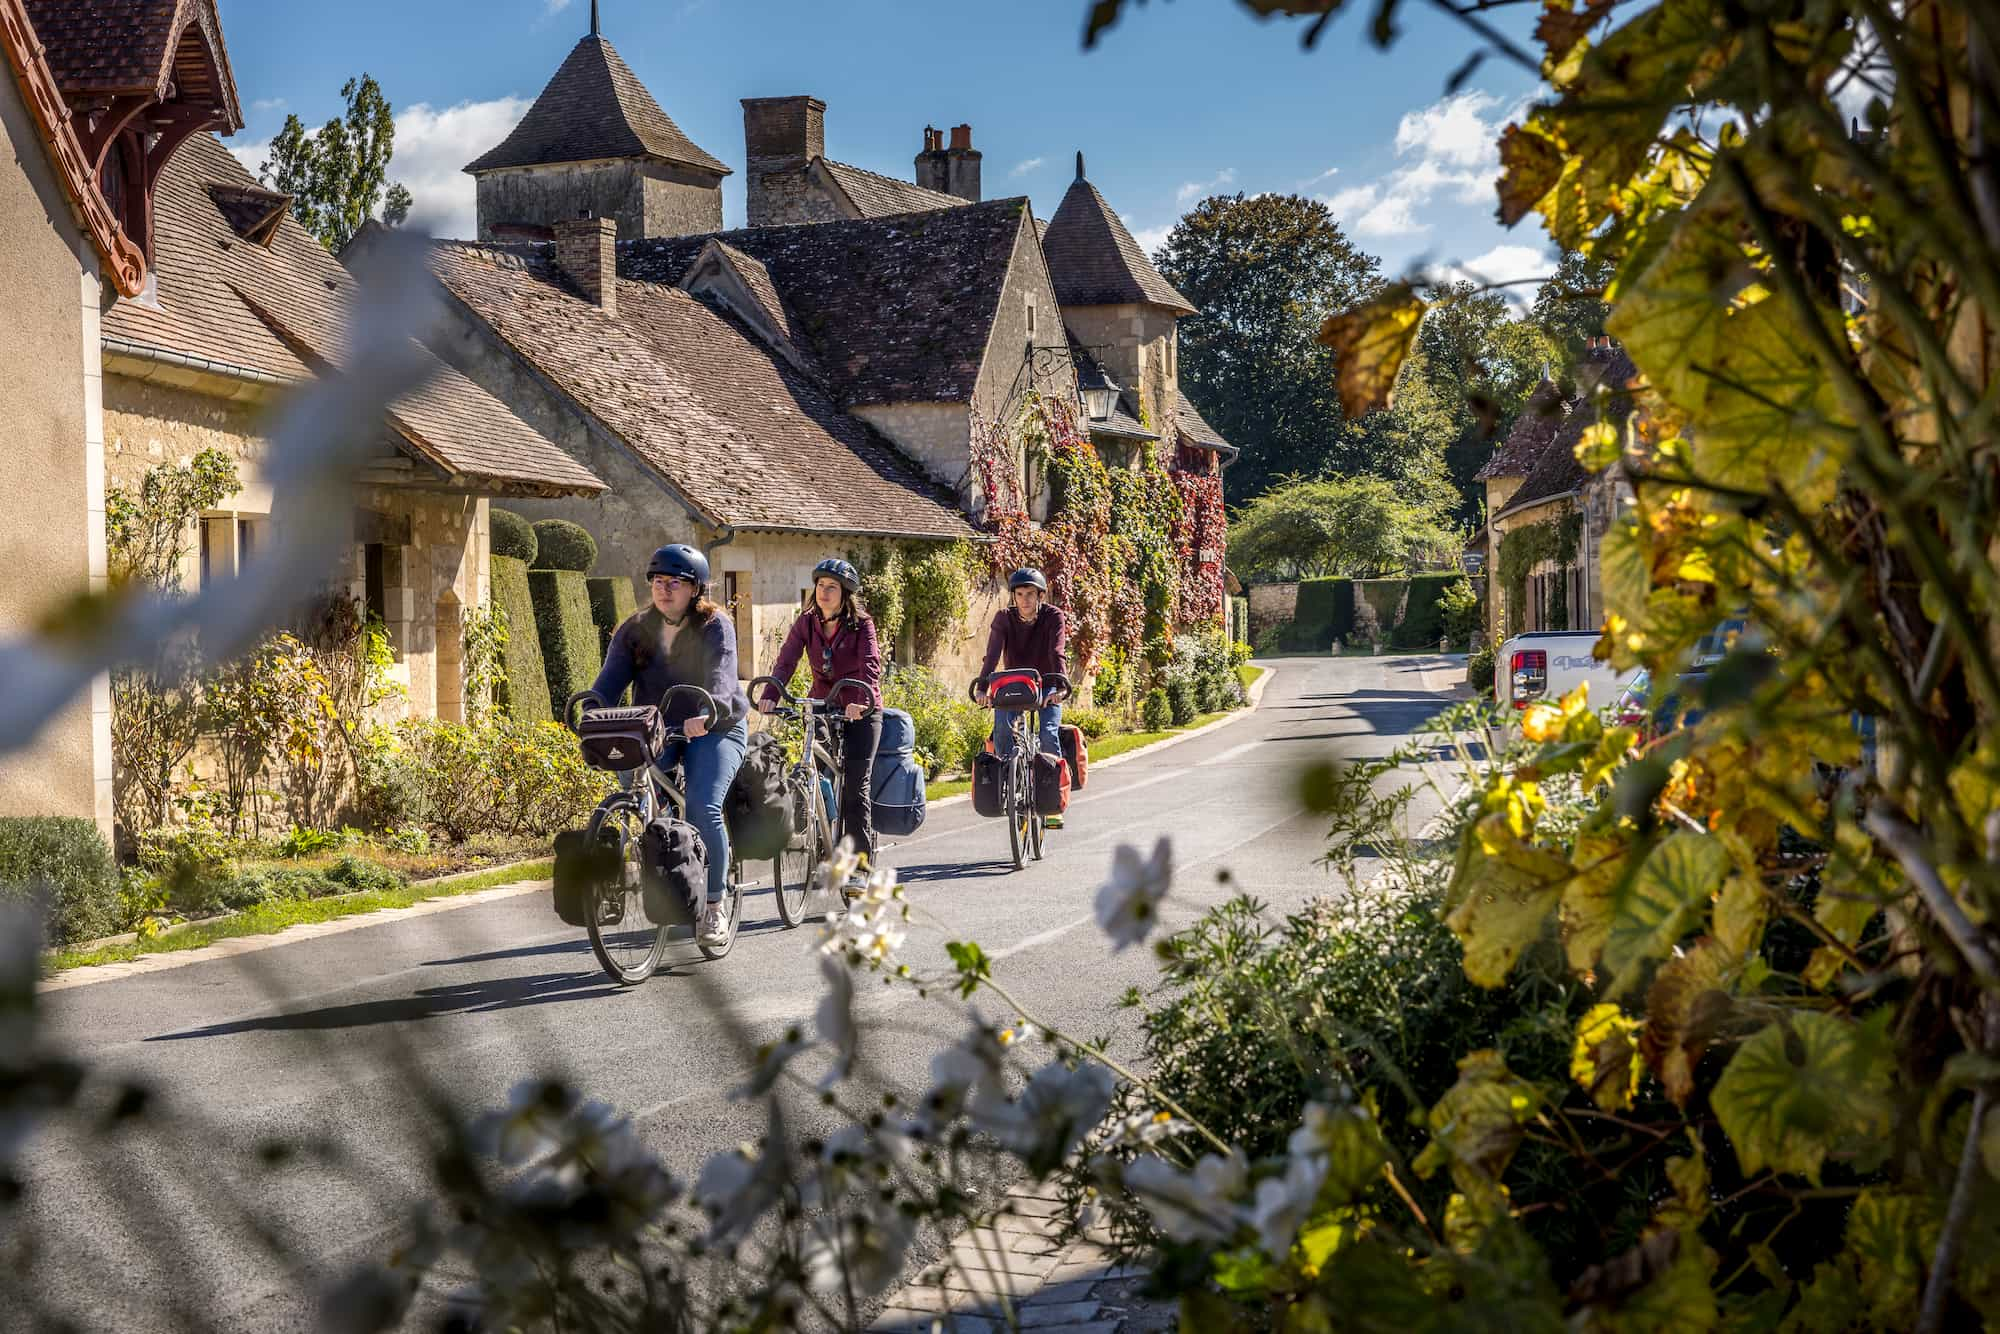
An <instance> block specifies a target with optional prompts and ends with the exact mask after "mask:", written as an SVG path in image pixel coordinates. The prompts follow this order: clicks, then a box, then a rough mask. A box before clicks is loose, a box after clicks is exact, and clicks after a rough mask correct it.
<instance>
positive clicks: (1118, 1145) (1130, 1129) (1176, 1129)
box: [1104, 1112, 1189, 1149]
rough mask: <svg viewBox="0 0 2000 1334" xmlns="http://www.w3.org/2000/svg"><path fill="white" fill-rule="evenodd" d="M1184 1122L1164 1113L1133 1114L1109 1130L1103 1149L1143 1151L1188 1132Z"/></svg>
mask: <svg viewBox="0 0 2000 1334" xmlns="http://www.w3.org/2000/svg"><path fill="white" fill-rule="evenodd" d="M1188 1128H1189V1127H1188V1124H1187V1122H1185V1121H1176V1120H1174V1118H1173V1117H1172V1116H1170V1115H1168V1114H1167V1113H1165V1112H1134V1113H1132V1115H1130V1116H1128V1117H1125V1118H1124V1119H1122V1120H1121V1121H1119V1122H1118V1124H1117V1125H1115V1126H1113V1127H1112V1128H1111V1133H1110V1134H1109V1135H1108V1136H1106V1137H1105V1141H1104V1143H1105V1147H1106V1148H1112V1149H1143V1148H1151V1147H1152V1146H1153V1145H1155V1144H1159V1143H1162V1142H1163V1141H1166V1140H1169V1139H1172V1138H1173V1137H1174V1136H1176V1135H1185V1134H1186V1133H1187V1132H1188Z"/></svg>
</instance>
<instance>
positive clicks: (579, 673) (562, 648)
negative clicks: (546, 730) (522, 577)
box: [528, 547, 604, 718]
mask: <svg viewBox="0 0 2000 1334" xmlns="http://www.w3.org/2000/svg"><path fill="white" fill-rule="evenodd" d="M543 550H544V551H545V552H546V551H547V548H546V547H544V548H543ZM528 593H529V596H530V597H531V598H532V599H533V600H534V604H535V630H536V632H537V633H538V634H539V636H540V638H541V641H542V669H543V671H544V673H545V678H544V679H546V680H547V682H548V688H549V708H550V711H551V714H552V716H554V717H556V718H561V717H562V711H563V704H564V702H565V701H566V700H568V699H569V697H570V696H571V695H573V694H575V693H576V692H577V691H579V690H588V689H590V683H591V682H592V681H595V680H596V679H597V669H598V668H599V667H600V666H601V665H602V664H603V662H604V658H603V656H602V655H601V654H600V653H599V652H598V651H597V622H596V621H594V620H592V619H591V614H590V586H589V584H588V583H587V582H586V581H585V578H584V576H583V575H581V574H579V573H577V572H576V571H575V570H530V571H528Z"/></svg>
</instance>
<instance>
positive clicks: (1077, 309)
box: [1063, 304, 1180, 438]
mask: <svg viewBox="0 0 2000 1334" xmlns="http://www.w3.org/2000/svg"><path fill="white" fill-rule="evenodd" d="M1063 322H1064V323H1065V324H1067V325H1068V326H1069V330H1070V332H1071V333H1073V334H1075V335H1076V340H1077V342H1079V343H1082V344H1083V345H1084V346H1085V347H1086V348H1089V349H1090V353H1091V355H1092V356H1093V357H1095V358H1097V361H1098V364H1099V365H1101V366H1103V367H1104V369H1105V370H1106V371H1108V372H1110V374H1111V378H1112V379H1114V380H1116V381H1117V382H1118V383H1119V385H1120V386H1121V387H1123V388H1125V389H1128V390H1130V389H1136V390H1137V391H1138V398H1139V407H1140V420H1141V421H1143V422H1145V423H1146V426H1147V429H1148V430H1151V431H1155V432H1157V433H1159V434H1160V435H1161V436H1162V437H1163V438H1165V437H1167V436H1168V435H1169V432H1168V430H1167V424H1168V423H1169V422H1170V420H1171V418H1172V416H1173V408H1174V405H1175V404H1176V403H1177V402H1178V401H1179V396H1180V374H1179V372H1180V367H1179V365H1178V364H1177V357H1176V355H1175V347H1174V344H1175V340H1176V336H1175V320H1174V316H1173V313H1172V312H1171V311H1167V310H1162V309H1159V308H1158V307H1155V306H1141V305H1135V304H1128V305H1122V306H1069V307H1065V308H1064V310H1063Z"/></svg>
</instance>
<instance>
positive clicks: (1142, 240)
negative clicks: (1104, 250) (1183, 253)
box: [1125, 222, 1174, 259]
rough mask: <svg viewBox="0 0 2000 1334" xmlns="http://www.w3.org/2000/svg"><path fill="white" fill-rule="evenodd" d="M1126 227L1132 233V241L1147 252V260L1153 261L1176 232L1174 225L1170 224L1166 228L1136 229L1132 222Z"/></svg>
mask: <svg viewBox="0 0 2000 1334" xmlns="http://www.w3.org/2000/svg"><path fill="white" fill-rule="evenodd" d="M1125 227H1126V230H1128V231H1130V232H1131V233H1132V239H1133V240H1134V241H1137V242H1138V243H1139V249H1141V250H1143V251H1145V252H1146V258H1148V259H1151V258H1152V257H1153V256H1154V255H1156V254H1158V253H1159V252H1160V247H1161V246H1163V245H1165V244H1166V243H1167V238H1168V237H1169V236H1171V235H1173V231H1174V225H1173V224H1172V223H1168V224H1167V225H1166V226H1164V227H1137V228H1135V227H1133V226H1132V224H1131V223H1130V222H1127V223H1126V224H1125Z"/></svg>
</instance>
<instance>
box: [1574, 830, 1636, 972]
mask: <svg viewBox="0 0 2000 1334" xmlns="http://www.w3.org/2000/svg"><path fill="white" fill-rule="evenodd" d="M1625 852H1626V849H1625V845H1624V844H1623V843H1620V842H1619V841H1618V840H1617V839H1615V838H1608V837H1606V836H1604V835H1602V834H1582V835H1579V836H1578V838H1577V840H1576V870H1575V873H1574V874H1573V875H1571V877H1570V879H1569V883H1568V884H1566V885H1564V886H1563V895H1562V938H1563V953H1564V955H1565V956H1566V957H1567V958H1568V959H1569V966H1570V967H1571V968H1574V969H1575V970H1576V971H1577V972H1579V973H1583V972H1588V971H1589V970H1591V969H1592V968H1595V967H1596V966H1597V960H1598V956H1599V955H1601V954H1602V953H1603V952H1604V942H1605V941H1607V940H1609V939H1610V938H1611V914H1612V908H1613V905H1614V903H1615V902H1616V891H1617V888H1618V881H1619V879H1620V878H1621V877H1622V876H1623V875H1624V874H1625Z"/></svg>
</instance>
